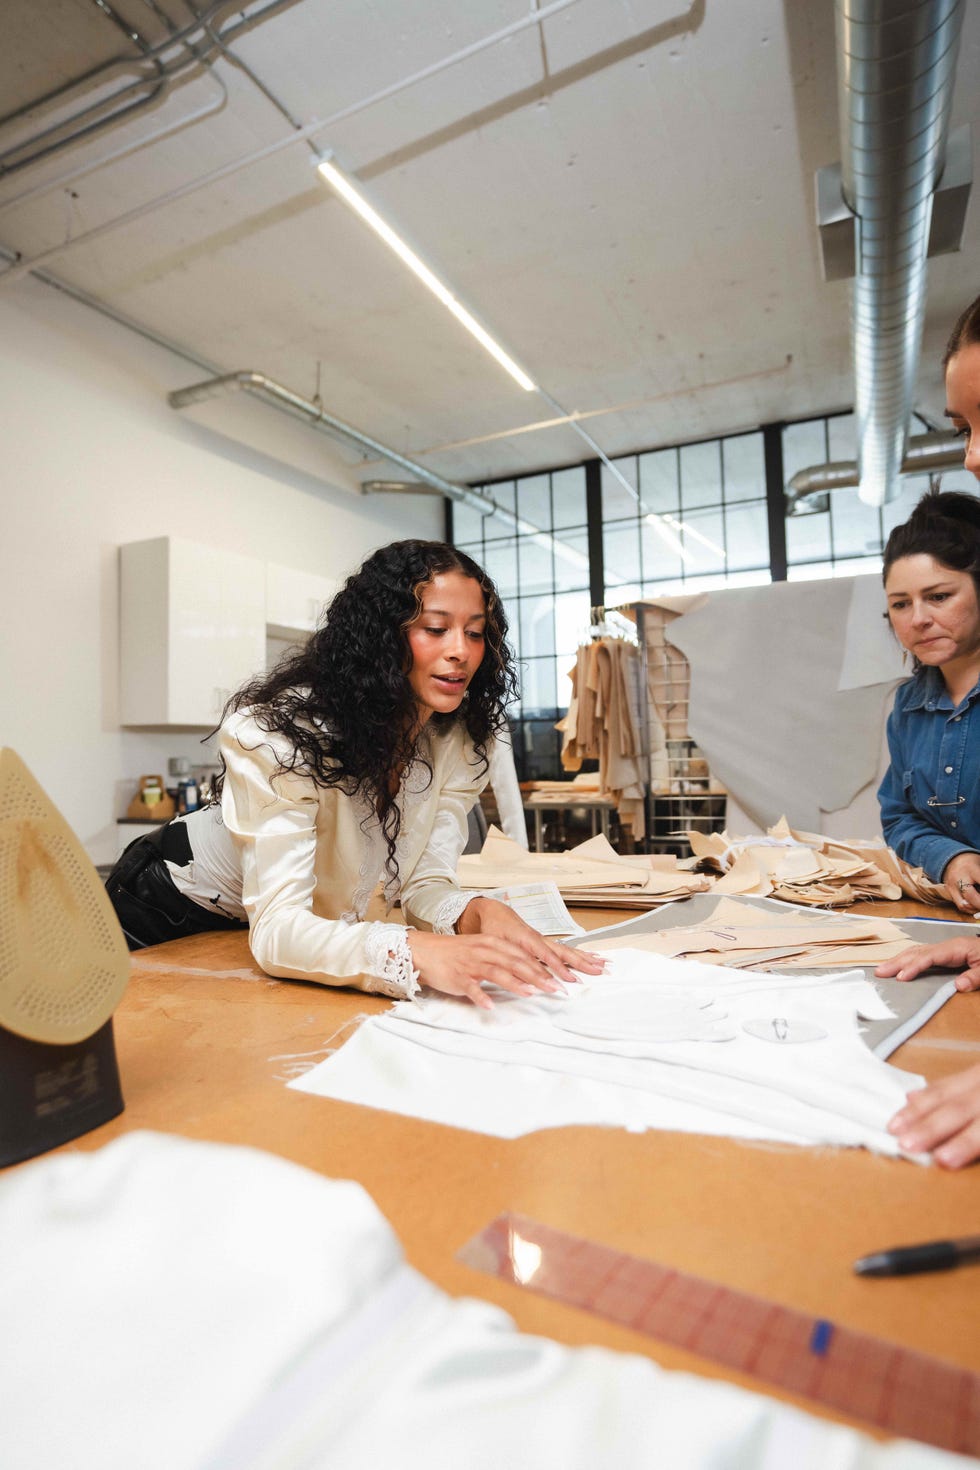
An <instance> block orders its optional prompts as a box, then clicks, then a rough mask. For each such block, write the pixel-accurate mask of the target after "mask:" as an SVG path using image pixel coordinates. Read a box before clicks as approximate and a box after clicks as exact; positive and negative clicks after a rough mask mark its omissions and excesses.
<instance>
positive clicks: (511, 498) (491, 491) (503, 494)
mask: <svg viewBox="0 0 980 1470" xmlns="http://www.w3.org/2000/svg"><path fill="white" fill-rule="evenodd" d="M482 493H483V494H484V495H486V496H487V497H488V498H489V499H490V500H492V501H493V503H494V505H500V506H503V508H504V510H509V511H514V510H516V508H517V507H516V497H515V495H514V482H513V480H501V482H500V484H499V485H485V486H484V487H483V491H482Z"/></svg>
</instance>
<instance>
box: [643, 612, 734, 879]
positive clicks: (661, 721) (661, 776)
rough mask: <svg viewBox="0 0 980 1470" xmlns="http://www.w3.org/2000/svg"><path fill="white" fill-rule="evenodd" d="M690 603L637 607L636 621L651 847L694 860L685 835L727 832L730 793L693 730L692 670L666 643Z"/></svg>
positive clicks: (648, 833) (649, 845)
mask: <svg viewBox="0 0 980 1470" xmlns="http://www.w3.org/2000/svg"><path fill="white" fill-rule="evenodd" d="M695 600H696V599H694V598H691V597H677V598H664V599H662V600H658V601H656V602H654V601H648V602H638V603H635V604H633V605H632V606H631V608H630V609H629V612H630V615H631V616H633V617H635V619H636V626H637V633H638V636H639V642H640V651H641V656H642V658H643V660H644V664H645V670H646V699H645V700H644V701H643V707H642V715H643V722H644V724H643V744H644V749H645V750H646V751H647V761H648V782H647V792H648V795H647V844H648V848H649V850H650V851H651V852H674V853H676V854H677V855H678V856H679V857H689V856H690V844H689V843H688V842H687V840H686V839H685V838H684V837H683V836H682V835H679V834H682V833H683V832H685V831H690V830H693V831H698V832H719V831H721V830H722V829H723V828H724V826H725V818H726V792H725V788H724V787H723V786H722V784H721V782H720V781H718V780H717V778H716V777H714V776H712V774H711V771H710V769H709V767H708V762H707V760H706V759H705V757H704V755H703V753H702V752H701V751H700V750H699V749H698V747H697V745H695V743H694V741H693V740H692V738H691V734H690V730H689V728H688V713H689V705H690V692H691V670H690V665H689V664H688V661H687V659H686V658H685V657H684V655H683V654H682V653H681V652H680V650H679V649H677V648H674V647H673V646H672V645H671V644H670V643H669V642H668V641H667V629H668V627H669V626H670V624H671V623H672V622H673V620H674V618H676V617H680V615H681V613H683V612H685V611H687V609H688V608H689V607H690V606H691V605H692V604H693V603H694V601H695Z"/></svg>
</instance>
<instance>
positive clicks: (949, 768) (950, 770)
mask: <svg viewBox="0 0 980 1470" xmlns="http://www.w3.org/2000/svg"><path fill="white" fill-rule="evenodd" d="M946 774H947V776H951V775H952V774H953V767H952V766H947V767H946Z"/></svg>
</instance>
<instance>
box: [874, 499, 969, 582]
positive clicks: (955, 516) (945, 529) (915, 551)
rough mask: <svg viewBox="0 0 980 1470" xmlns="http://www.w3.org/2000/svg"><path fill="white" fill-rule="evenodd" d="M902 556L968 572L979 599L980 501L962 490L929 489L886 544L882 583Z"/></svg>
mask: <svg viewBox="0 0 980 1470" xmlns="http://www.w3.org/2000/svg"><path fill="white" fill-rule="evenodd" d="M903 556H931V557H932V558H933V560H934V561H937V562H939V564H940V566H943V567H949V568H950V569H951V570H952V571H955V572H969V574H970V576H971V577H972V578H973V581H974V583H975V585H976V588H977V596H978V597H980V499H978V498H977V496H975V495H965V494H963V493H962V491H959V490H927V491H926V493H925V495H923V497H922V499H921V500H920V501H919V503H918V505H917V506H916V507H915V510H914V511H913V512H912V514H911V515H910V516H909V518H908V520H907V521H906V522H905V523H904V524H903V525H901V526H896V527H895V529H894V530H893V531H892V533H891V535H890V536H889V537H888V540H887V541H886V542H885V552H884V557H883V565H882V572H881V579H882V581H883V582H884V581H886V580H887V577H888V573H889V572H890V571H891V568H892V565H893V563H895V562H896V561H899V560H900V559H901V558H902V557H903Z"/></svg>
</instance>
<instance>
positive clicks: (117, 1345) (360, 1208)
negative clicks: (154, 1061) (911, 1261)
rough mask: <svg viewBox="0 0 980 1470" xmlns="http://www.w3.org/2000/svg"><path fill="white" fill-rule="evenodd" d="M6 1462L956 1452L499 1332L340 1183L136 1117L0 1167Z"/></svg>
mask: <svg viewBox="0 0 980 1470" xmlns="http://www.w3.org/2000/svg"><path fill="white" fill-rule="evenodd" d="M0 1338H2V1343H3V1349H4V1351H3V1362H4V1395H3V1396H4V1411H3V1414H2V1415H0V1464H2V1465H3V1466H4V1470H53V1467H56V1466H66V1467H67V1466H70V1467H71V1470H134V1467H138V1470H297V1467H299V1466H303V1467H306V1470H366V1467H374V1466H387V1465H391V1466H398V1470H433V1467H434V1466H443V1465H460V1466H464V1465H465V1466H466V1470H498V1467H499V1466H501V1465H506V1466H508V1467H510V1470H523V1467H532V1466H534V1467H539V1466H541V1465H560V1466H562V1470H586V1467H592V1466H596V1465H611V1466H612V1465H614V1466H616V1467H617V1470H641V1467H642V1470H654V1467H661V1466H670V1470H784V1467H785V1466H786V1465H792V1466H793V1467H794V1470H946V1467H948V1470H953V1467H956V1466H963V1467H965V1466H967V1465H968V1464H972V1463H973V1462H972V1461H967V1460H964V1459H962V1458H960V1457H958V1456H953V1455H948V1454H944V1453H943V1452H941V1451H939V1450H933V1449H929V1448H927V1447H925V1446H922V1445H915V1444H912V1443H909V1442H904V1441H895V1442H893V1443H891V1444H887V1445H881V1444H876V1443H875V1442H873V1441H872V1440H870V1439H867V1438H865V1437H864V1436H863V1435H860V1434H857V1433H855V1432H854V1431H852V1430H849V1429H844V1428H841V1427H840V1426H838V1425H834V1424H831V1423H828V1422H824V1421H822V1420H819V1419H816V1418H813V1417H811V1416H809V1415H807V1414H804V1413H801V1412H799V1411H798V1410H795V1409H790V1408H788V1407H786V1406H785V1405H783V1404H780V1403H778V1402H777V1401H775V1400H772V1399H768V1398H766V1397H764V1396H762V1395H758V1394H753V1393H748V1392H746V1391H744V1390H742V1389H738V1388H734V1387H731V1386H729V1385H727V1384H723V1383H717V1382H711V1381H706V1380H702V1379H699V1378H696V1377H694V1376H691V1375H687V1374H680V1373H665V1372H663V1371H662V1370H661V1369H659V1368H658V1367H657V1366H656V1365H655V1364H654V1363H652V1362H649V1361H648V1360H647V1359H645V1358H640V1357H632V1356H626V1355H621V1354H616V1353H612V1352H608V1351H606V1350H604V1349H601V1348H578V1349H569V1348H565V1347H561V1346H560V1345H559V1344H557V1343H554V1342H550V1341H548V1340H547V1339H543V1338H534V1337H528V1336H523V1335H521V1334H518V1333H516V1332H515V1331H514V1329H513V1324H512V1323H511V1322H510V1320H509V1318H507V1317H506V1316H505V1315H504V1314H503V1313H502V1312H500V1311H499V1310H498V1309H497V1308H495V1307H491V1306H488V1305H486V1304H484V1303H481V1302H476V1301H470V1300H462V1301H453V1300H451V1299H450V1298H449V1297H447V1296H445V1294H444V1293H442V1292H441V1291H439V1290H438V1289H437V1288H436V1287H434V1286H432V1285H431V1283H429V1282H428V1281H426V1280H425V1278H423V1277H421V1276H419V1275H418V1274H417V1273H415V1272H414V1271H412V1270H410V1269H409V1268H408V1267H407V1266H405V1265H404V1263H403V1261H402V1258H401V1252H400V1249H399V1246H398V1242H397V1240H396V1239H395V1237H394V1235H393V1234H392V1232H391V1230H390V1228H389V1227H388V1225H387V1224H386V1223H385V1221H384V1220H383V1219H382V1217H381V1216H380V1214H379V1213H378V1211H377V1210H376V1209H375V1207H374V1206H373V1204H372V1203H371V1201H370V1200H369V1199H368V1197H367V1195H365V1194H364V1192H363V1190H362V1189H361V1188H360V1187H359V1186H358V1185H356V1184H350V1183H337V1182H334V1181H330V1180H326V1179H322V1178H320V1177H319V1176H318V1175H315V1174H312V1173H309V1172H307V1171H306V1170H304V1169H300V1168H298V1167H297V1166H295V1165H293V1164H289V1163H286V1162H284V1161H282V1160H280V1159H276V1158H272V1157H270V1156H269V1155H266V1154H262V1153H259V1152H257V1151H255V1150H252V1149H245V1148H232V1147H229V1146H226V1145H221V1144H206V1143H191V1142H188V1141H186V1140H182V1139H176V1138H168V1137H165V1136H163V1135H158V1134H147V1133H142V1134H140V1133H134V1134H130V1135H128V1136H127V1137H125V1138H122V1139H120V1140H117V1141H116V1142H115V1143H111V1144H109V1145H108V1146H107V1147H106V1148H104V1149H102V1150H101V1151H100V1152H98V1153H95V1154H66V1155H61V1156H59V1157H54V1158H48V1159H44V1160H41V1161H38V1162H36V1163H34V1164H31V1165H28V1166H27V1167H25V1168H24V1169H20V1170H17V1171H16V1172H14V1173H12V1174H8V1175H7V1176H5V1177H4V1178H3V1180H2V1181H0Z"/></svg>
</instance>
